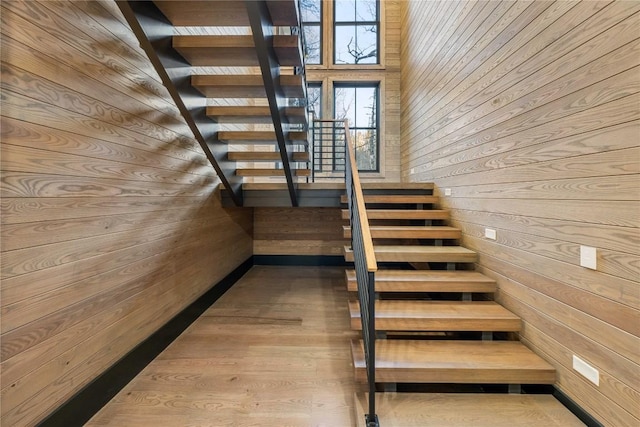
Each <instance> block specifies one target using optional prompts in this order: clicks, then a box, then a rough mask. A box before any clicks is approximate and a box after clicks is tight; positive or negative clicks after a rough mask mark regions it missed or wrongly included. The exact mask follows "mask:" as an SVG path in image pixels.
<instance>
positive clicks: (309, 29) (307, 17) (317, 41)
mask: <svg viewBox="0 0 640 427" xmlns="http://www.w3.org/2000/svg"><path fill="white" fill-rule="evenodd" d="M300 10H301V14H302V28H303V31H304V34H303V35H304V46H305V54H306V58H305V61H306V63H307V64H322V1H321V0H301V1H300Z"/></svg>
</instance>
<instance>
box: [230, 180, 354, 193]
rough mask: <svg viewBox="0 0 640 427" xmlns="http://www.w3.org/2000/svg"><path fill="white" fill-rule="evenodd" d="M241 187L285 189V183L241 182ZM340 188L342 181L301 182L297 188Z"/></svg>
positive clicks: (259, 189) (247, 188) (263, 189)
mask: <svg viewBox="0 0 640 427" xmlns="http://www.w3.org/2000/svg"><path fill="white" fill-rule="evenodd" d="M242 188H243V190H249V191H271V190H287V184H286V183H283V182H247V183H244V184H242ZM342 188H344V183H342V184H337V183H334V182H309V183H306V182H301V183H299V184H298V189H300V190H335V189H342Z"/></svg>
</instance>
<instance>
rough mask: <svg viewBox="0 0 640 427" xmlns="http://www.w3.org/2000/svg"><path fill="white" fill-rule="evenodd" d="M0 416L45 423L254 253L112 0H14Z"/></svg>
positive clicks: (5, 44)
mask: <svg viewBox="0 0 640 427" xmlns="http://www.w3.org/2000/svg"><path fill="white" fill-rule="evenodd" d="M1 7H2V10H1V15H2V65H1V67H2V86H1V88H2V95H1V96H2V145H1V148H2V159H1V170H2V184H1V187H0V195H1V196H2V200H1V206H0V207H1V214H2V230H1V238H2V240H1V250H2V262H1V267H2V268H1V272H2V285H1V287H0V292H1V307H0V310H1V311H0V314H1V316H2V325H1V335H0V340H1V352H0V357H1V365H0V366H1V371H2V374H1V402H0V403H1V406H2V418H1V420H0V424H2V425H6V426H25V425H34V424H36V423H37V422H38V421H39V420H41V419H43V418H44V417H45V416H46V415H47V414H49V413H50V412H51V411H53V410H54V409H55V408H56V407H58V406H59V405H60V404H61V403H63V402H64V401H65V400H67V399H68V398H70V397H71V396H72V395H73V394H74V393H76V392H77V391H78V390H80V389H81V388H82V387H83V386H84V385H85V384H87V383H88V382H90V381H91V380H92V379H94V378H95V377H96V376H98V375H99V374H100V373H101V372H103V371H104V370H105V369H106V368H108V367H109V366H110V365H111V364H112V363H114V362H115V361H117V360H118V359H119V358H120V357H122V356H123V355H125V354H126V353H127V352H128V351H129V350H131V349H132V348H133V347H135V346H136V345H137V344H138V343H140V342H141V341H142V340H143V339H145V338H146V337H147V336H149V335H150V334H151V333H153V332H154V331H155V330H156V329H157V328H158V327H160V326H162V325H163V324H164V323H166V322H167V321H168V320H169V319H170V318H171V317H172V316H174V315H175V314H176V313H177V312H179V311H180V310H181V309H182V308H184V307H185V306H186V305H188V304H189V303H190V302H191V301H193V300H194V299H196V298H197V297H198V296H199V295H201V294H202V293H203V292H204V291H206V290H207V289H208V288H209V287H210V286H211V285H212V284H214V283H216V282H217V281H219V280H220V279H221V278H223V277H224V276H225V275H226V274H228V273H229V272H231V271H232V270H233V269H234V268H235V267H237V266H238V265H239V264H240V263H242V262H243V261H245V260H246V259H247V258H248V257H250V256H251V254H252V252H251V251H252V238H251V234H252V227H253V218H252V211H251V210H250V209H246V210H238V209H231V210H228V209H222V208H221V206H220V202H219V192H218V190H217V189H218V183H219V181H218V179H217V177H216V176H215V174H214V172H213V168H212V167H211V165H210V164H208V163H207V161H206V158H205V157H204V155H203V153H202V152H201V150H200V148H199V146H198V144H197V143H196V142H195V140H194V139H193V136H192V135H190V134H189V131H188V128H187V126H186V124H185V123H184V121H183V120H182V118H181V117H180V115H179V113H178V111H177V109H176V108H175V106H173V105H172V102H171V100H170V98H169V96H168V93H167V92H166V90H165V88H164V87H163V86H162V85H161V83H160V82H159V78H158V77H157V75H156V74H155V72H154V70H153V68H152V67H151V65H150V64H149V61H148V59H147V58H146V57H145V55H144V53H143V52H142V51H141V50H140V49H139V47H138V42H137V40H136V39H135V36H133V34H132V33H131V31H130V30H129V28H128V26H127V25H126V23H125V21H124V19H123V18H122V16H121V15H120V13H119V11H118V9H117V7H116V6H115V3H113V2H94V1H86V2H85V1H77V2H52V1H43V2H21V1H3V2H2V4H1Z"/></svg>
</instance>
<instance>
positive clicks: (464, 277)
mask: <svg viewBox="0 0 640 427" xmlns="http://www.w3.org/2000/svg"><path fill="white" fill-rule="evenodd" d="M346 278H347V287H348V289H349V291H352V292H355V291H357V290H358V287H357V286H358V285H357V282H356V272H355V270H346ZM375 278H376V283H375V290H376V292H486V293H491V292H495V290H496V282H495V280H493V279H491V278H490V277H487V276H485V275H483V274H481V273H478V272H475V271H437V270H378V271H377V272H376V274H375Z"/></svg>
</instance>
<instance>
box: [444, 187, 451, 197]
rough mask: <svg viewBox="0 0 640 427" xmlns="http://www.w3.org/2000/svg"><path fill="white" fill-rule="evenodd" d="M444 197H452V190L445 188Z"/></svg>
mask: <svg viewBox="0 0 640 427" xmlns="http://www.w3.org/2000/svg"><path fill="white" fill-rule="evenodd" d="M444 195H445V196H450V195H451V189H450V188H445V189H444Z"/></svg>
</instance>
